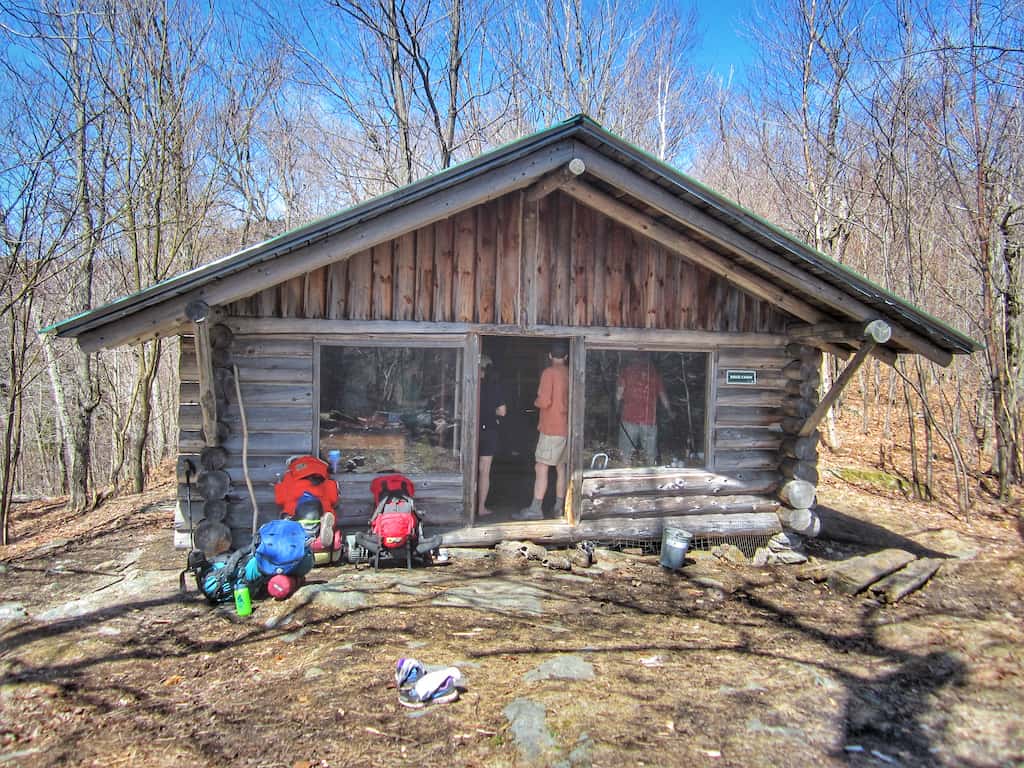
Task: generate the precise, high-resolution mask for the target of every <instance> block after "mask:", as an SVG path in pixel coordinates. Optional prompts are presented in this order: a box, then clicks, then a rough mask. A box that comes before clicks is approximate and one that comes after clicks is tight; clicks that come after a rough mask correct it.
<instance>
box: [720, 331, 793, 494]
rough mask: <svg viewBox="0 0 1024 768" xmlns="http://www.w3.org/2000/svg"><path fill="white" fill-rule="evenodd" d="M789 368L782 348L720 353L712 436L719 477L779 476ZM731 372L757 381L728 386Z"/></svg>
mask: <svg viewBox="0 0 1024 768" xmlns="http://www.w3.org/2000/svg"><path fill="white" fill-rule="evenodd" d="M791 362H793V361H792V358H791V357H790V356H789V355H788V354H787V353H786V351H785V348H783V347H778V348H766V349H756V350H753V349H752V350H743V349H722V350H720V351H719V353H718V367H717V370H716V371H715V377H716V378H715V383H714V391H715V393H716V399H715V404H714V413H713V417H714V423H713V428H712V435H711V441H712V442H711V449H712V456H713V457H714V468H715V470H716V471H717V472H719V473H727V474H730V475H734V474H736V473H738V472H754V473H764V472H768V473H774V474H775V475H776V477H777V476H778V474H777V471H778V466H779V451H780V449H781V446H782V440H783V437H785V435H784V434H783V432H782V426H781V423H782V419H783V418H784V417H785V414H784V413H783V404H784V402H785V400H786V383H787V381H788V379H787V378H786V377H785V375H784V374H783V370H784V369H785V368H786V366H787V365H789V364H790V363H791ZM730 370H732V371H753V372H754V376H755V377H756V381H755V382H754V383H752V384H739V383H732V384H730V383H729V381H728V372H729V371H730Z"/></svg>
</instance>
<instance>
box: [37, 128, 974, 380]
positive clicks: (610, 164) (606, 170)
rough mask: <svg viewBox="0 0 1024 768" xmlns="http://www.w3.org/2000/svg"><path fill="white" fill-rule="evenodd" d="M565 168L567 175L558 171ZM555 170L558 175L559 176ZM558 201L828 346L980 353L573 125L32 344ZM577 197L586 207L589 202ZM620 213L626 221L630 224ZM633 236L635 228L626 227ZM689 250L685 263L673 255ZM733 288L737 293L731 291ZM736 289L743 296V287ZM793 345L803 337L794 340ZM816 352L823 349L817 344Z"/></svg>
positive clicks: (107, 338)
mask: <svg viewBox="0 0 1024 768" xmlns="http://www.w3.org/2000/svg"><path fill="white" fill-rule="evenodd" d="M570 161H572V162H573V167H572V168H570V167H569V164H570ZM567 169H569V171H571V172H567ZM531 186H532V187H533V190H532V192H533V193H534V194H547V193H550V192H551V191H553V190H554V189H563V190H564V191H565V192H566V193H567V194H570V195H573V196H575V197H577V198H578V199H581V200H583V201H584V202H585V203H587V204H591V205H594V204H595V203H594V201H595V200H599V201H601V204H602V205H604V206H605V208H606V209H607V210H609V211H614V212H615V213H614V215H616V216H617V217H620V218H626V219H636V218H637V216H640V217H644V218H645V220H647V221H650V222H651V225H650V226H657V227H660V228H661V230H659V232H660V231H662V230H664V232H665V233H666V234H664V237H666V238H671V237H672V235H671V233H676V235H677V236H678V237H679V238H684V239H685V240H680V241H679V242H678V243H677V250H679V251H680V252H681V253H682V254H683V255H685V256H687V257H689V258H693V259H694V260H695V261H698V262H701V263H704V264H705V265H706V266H708V265H711V266H712V267H713V268H714V270H715V271H717V272H718V273H719V274H722V275H723V276H724V277H726V279H732V280H733V282H736V283H737V284H738V285H740V286H741V287H747V286H751V285H762V286H766V289H765V290H766V291H767V293H768V295H767V296H764V298H766V300H768V301H771V302H772V303H774V304H775V305H777V306H779V307H780V308H782V309H783V310H785V311H787V312H789V313H790V314H792V315H793V316H794V318H796V322H798V323H803V324H805V325H806V326H808V327H811V328H813V327H816V326H826V327H828V328H830V329H831V330H830V332H831V334H832V338H833V340H832V341H828V342H823V343H825V344H828V345H832V346H833V347H836V348H838V349H839V350H840V351H841V350H843V349H847V350H853V349H856V348H857V347H858V343H859V342H858V339H857V337H856V335H855V333H853V332H852V331H851V333H852V334H853V335H851V336H849V337H848V338H842V337H841V336H837V334H838V332H837V331H836V330H835V327H840V328H841V327H844V326H848V327H850V328H853V329H854V330H855V329H856V328H857V327H862V326H863V324H864V323H868V322H870V321H872V320H876V319H881V320H884V321H885V322H886V323H888V324H889V325H890V326H891V328H892V338H891V340H890V342H889V344H888V345H887V347H885V348H883V347H879V350H883V349H888V350H889V351H890V354H891V353H896V352H916V353H919V354H922V355H924V356H925V357H927V358H928V359H930V360H933V361H935V362H937V363H939V364H941V365H946V364H948V363H949V362H950V360H951V359H952V356H953V355H954V354H967V353H970V352H973V351H976V350H977V349H980V345H979V344H978V343H977V342H975V341H974V340H973V339H970V338H969V337H967V336H965V335H963V334H961V333H959V332H958V331H956V330H955V329H953V328H951V327H949V326H948V325H946V324H944V323H941V322H940V321H938V320H936V319H935V318H933V317H931V316H929V315H927V314H926V313H924V312H922V311H921V310H920V309H918V308H916V307H914V306H912V305H910V304H909V303H907V302H904V301H902V300H901V299H899V298H898V297H897V296H895V295H894V294H892V293H891V292H889V291H886V290H885V289H883V288H881V287H879V286H877V285H875V284H874V283H872V282H871V281H869V280H868V279H867V278H865V277H863V276H862V275H859V274H858V273H856V272H854V271H852V270H850V269H848V268H846V267H844V266H843V265H842V264H839V263H838V262H836V261H834V260H832V259H830V258H828V257H827V256H825V255H824V254H821V253H818V252H817V251H814V250H813V249H811V248H809V247H808V246H807V245H805V244H803V243H801V242H800V241H798V240H796V239H795V238H793V237H792V236H791V235H788V234H787V233H785V232H783V231H782V230H779V229H778V228H776V227H774V226H772V225H771V224H769V223H768V222H766V221H765V220H763V219H761V218H759V217H757V216H756V215H754V214H752V213H750V212H749V211H746V210H744V209H743V208H741V207H739V206H738V205H736V204H735V203H732V202H731V201H729V200H727V199H725V198H723V197H721V196H720V195H718V194H717V193H715V192H713V191H712V190H710V189H708V188H707V187H705V186H703V185H701V184H700V183H698V182H696V181H695V180H693V179H691V178H689V177H688V176H686V175H684V174H682V173H679V172H678V171H676V170H674V169H673V168H671V167H669V166H667V165H665V164H664V163H661V162H660V161H658V160H656V159H655V158H653V157H651V156H650V155H647V154H646V153H644V152H642V151H641V150H639V149H637V148H635V147H632V146H630V145H629V144H627V143H626V142H624V141H622V140H621V139H619V138H618V137H616V136H614V135H612V134H610V133H608V132H607V131H605V130H604V129H602V128H600V126H598V125H596V124H595V123H594V122H593V121H591V120H590V119H589V118H586V117H585V116H578V117H575V118H573V119H571V120H568V121H566V122H565V123H562V124H559V125H557V126H554V127H552V128H549V129H547V130H545V131H541V132H539V133H536V134H533V135H532V136H529V137H527V138H525V139H522V140H519V141H517V142H514V143H512V144H509V145H507V146H505V147H502V148H499V149H497V150H495V151H493V152H490V153H488V154H485V155H481V156H480V157H478V158H475V159H474V160H470V161H468V162H466V163H463V164H461V165H458V166H455V167H453V168H450V169H448V170H446V171H443V172H441V173H439V174H436V175H435V176H431V177H428V178H426V179H423V180H421V181H419V182H416V183H414V184H411V185H408V186H406V187H403V188H401V189H398V190H395V191H394V192H391V193H389V194H386V195H382V196H380V197H377V198H374V199H372V200H369V201H367V202H365V203H362V204H360V205H357V206H355V207H353V208H350V209H348V210H346V211H343V212H341V213H339V214H336V215H334V216H331V217H328V218H325V219H322V220H320V221H317V222H313V223H312V224H309V225H306V226H303V227H300V228H298V229H295V230H292V231H290V232H286V233H284V234H282V235H280V236H278V237H276V238H273V239H271V240H267V241H266V242H263V243H260V244H258V245H255V246H252V247H250V248H247V249H245V250H243V251H239V252H238V253H234V254H231V255H229V256H226V257H224V258H221V259H218V260H216V261H213V262H211V263H209V264H206V265H204V266H202V267H199V268H197V269H193V270H191V271H189V272H185V273H183V274H180V275H177V276H176V277H173V278H170V279H168V280H165V281H163V282H161V283H158V284H156V285H154V286H152V287H150V288H147V289H145V290H143V291H140V292H139V293H136V294H133V295H131V296H127V297H125V298H122V299H119V300H117V301H115V302H112V303H111V304H107V305H106V306H103V307H99V308H97V309H94V310H92V311H89V312H85V313H83V314H80V315H77V316H75V317H72V318H69V319H67V320H64V321H62V322H60V323H57V324H55V325H53V326H51V327H49V328H46V329H44V330H43V331H42V332H43V333H55V334H57V335H58V336H63V337H73V338H77V339H78V341H79V344H80V345H81V346H82V348H83V349H86V350H94V349H98V348H102V347H114V346H119V345H121V344H126V343H132V342H138V341H143V340H145V339H149V338H154V337H158V336H165V335H170V334H175V333H177V332H178V331H179V329H181V328H182V327H183V326H184V324H185V323H186V321H187V318H186V314H185V308H186V306H187V305H188V304H189V303H190V302H192V301H196V300H202V301H205V302H206V303H208V304H209V305H211V306H216V305H221V304H225V303H228V302H231V301H235V300H238V299H240V298H244V297H246V296H250V295H252V294H254V293H256V292H258V291H261V290H264V289H266V288H269V287H271V286H274V285H277V284H279V283H282V282H284V281H286V280H289V279H291V278H293V277H297V276H299V275H302V274H304V273H306V272H309V271H311V270H313V269H318V268H320V267H323V266H326V265H327V264H330V263H332V262H335V261H339V260H342V259H345V258H348V257H349V256H351V255H353V254H355V253H358V252H360V251H363V250H365V249H367V248H369V247H371V246H373V245H376V244H378V243H380V242H384V241H386V240H389V239H392V238H394V237H397V236H399V235H401V234H404V233H406V232H409V231H413V230H415V229H418V228H420V227H423V226H426V225H427V224H430V223H432V222H434V221H438V220H441V219H444V218H447V217H449V216H452V215H453V214H455V213H458V212H459V211H462V210H466V209H468V208H471V207H473V206H476V205H480V204H481V203H485V202H488V201H489V200H493V199H495V198H498V197H500V196H502V195H505V194H508V193H509V192H513V191H515V190H519V189H525V188H528V187H531ZM588 199H589V202H588ZM630 212H632V214H631V213H630ZM634 228H635V227H634ZM684 247H685V248H686V249H688V251H689V252H684V251H683V250H682V249H683V248H684ZM744 281H746V282H747V286H744ZM748 290H749V287H748ZM801 333H802V334H803V336H804V338H807V339H812V338H816V337H815V336H814V335H813V334H812V333H810V332H809V331H808V330H807V328H804V329H803V330H802V331H801ZM826 348H828V347H827V346H826Z"/></svg>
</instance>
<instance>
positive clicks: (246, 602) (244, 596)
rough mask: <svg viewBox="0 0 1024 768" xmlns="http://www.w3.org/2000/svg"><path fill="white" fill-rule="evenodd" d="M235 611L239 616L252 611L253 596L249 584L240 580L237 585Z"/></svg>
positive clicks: (246, 614)
mask: <svg viewBox="0 0 1024 768" xmlns="http://www.w3.org/2000/svg"><path fill="white" fill-rule="evenodd" d="M235 613H237V614H238V615H239V616H248V615H249V614H251V613H252V596H251V595H250V594H249V585H248V584H246V583H245V582H241V581H240V582H238V584H236V585H235Z"/></svg>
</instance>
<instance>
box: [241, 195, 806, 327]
mask: <svg viewBox="0 0 1024 768" xmlns="http://www.w3.org/2000/svg"><path fill="white" fill-rule="evenodd" d="M522 200H523V196H522V195H521V194H519V193H514V194H511V195H506V196H504V197H502V198H499V199H497V200H495V201H492V202H490V203H487V204H485V205H480V206H478V207H476V208H473V209H470V210H467V211H463V212H461V213H458V214H456V215H455V216H453V217H450V218H448V219H444V220H442V221H439V222H436V223H434V224H432V225H430V226H427V227H423V228H422V229H419V230H417V231H415V232H410V233H407V234H405V235H402V236H401V237H399V238H397V239H395V240H393V241H391V242H388V243H383V244H380V245H376V246H374V247H373V248H371V249H368V250H366V251H362V252H360V253H357V254H355V255H353V256H352V257H350V258H349V259H347V260H346V261H342V262H338V263H336V264H332V265H331V266H329V267H326V268H323V269H318V270H315V271H313V272H310V273H309V274H307V275H304V276H302V277H298V278H294V279H292V280H289V281H287V282H285V283H283V284H281V285H278V286H275V287H274V288H270V289H267V290H265V291H262V292H261V293H259V294H256V296H253V297H249V298H247V299H242V300H240V301H237V302H234V303H233V304H231V305H229V306H228V307H227V310H228V313H229V314H233V315H239V316H243V317H245V316H257V317H281V318H321V317H324V318H329V319H334V320H419V321H434V322H460V323H482V324H503V325H512V324H516V323H517V322H519V321H520V319H521V318H522V317H523V316H524V315H525V317H526V322H528V323H530V324H540V325H563V326H577V327H579V326H597V327H610V328H656V329H667V330H701V331H746V332H758V331H760V332H766V333H776V332H780V331H782V330H783V329H784V327H785V322H786V316H785V315H783V314H782V313H781V312H779V311H777V310H775V309H774V308H773V307H772V306H771V305H770V304H768V303H767V302H764V301H761V300H759V299H757V298H755V297H753V296H751V295H749V294H747V293H745V292H743V291H741V290H740V289H738V288H736V287H734V286H732V285H731V284H729V283H728V282H727V281H725V280H723V279H721V278H719V277H718V276H717V275H715V274H713V273H712V272H709V271H708V270H706V269H704V268H703V267H700V266H698V265H697V264H694V263H693V262H690V261H687V260H686V259H683V258H681V257H679V256H677V255H675V254H673V253H671V252H669V251H668V250H666V249H665V248H663V247H662V246H660V245H658V244H656V243H654V242H653V241H650V240H648V239H646V238H644V237H642V236H640V235H637V234H635V233H634V232H633V231H632V230H629V229H627V228H626V227H623V226H621V225H619V224H617V223H615V222H614V221H612V220H611V219H609V218H607V217H606V216H604V215H602V214H600V213H598V212H596V211H594V210H593V209H590V208H587V207H586V206H584V205H582V204H580V203H578V202H576V201H575V200H573V199H572V198H570V197H568V196H566V195H561V194H558V193H555V194H552V195H548V196H547V197H545V198H543V199H541V200H540V201H537V202H534V203H527V204H526V210H525V211H524V210H523V205H524V203H523V202H522ZM530 226H534V227H535V228H536V231H535V232H529V233H526V234H528V237H527V239H525V240H524V227H530ZM524 245H525V246H526V247H525V248H524V247H523V246H524ZM530 249H532V252H530ZM524 277H525V280H524V282H523V284H522V285H521V284H520V281H521V279H523V278H524ZM529 291H532V292H533V293H532V295H530V294H529ZM528 308H532V309H528ZM531 313H532V316H531Z"/></svg>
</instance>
